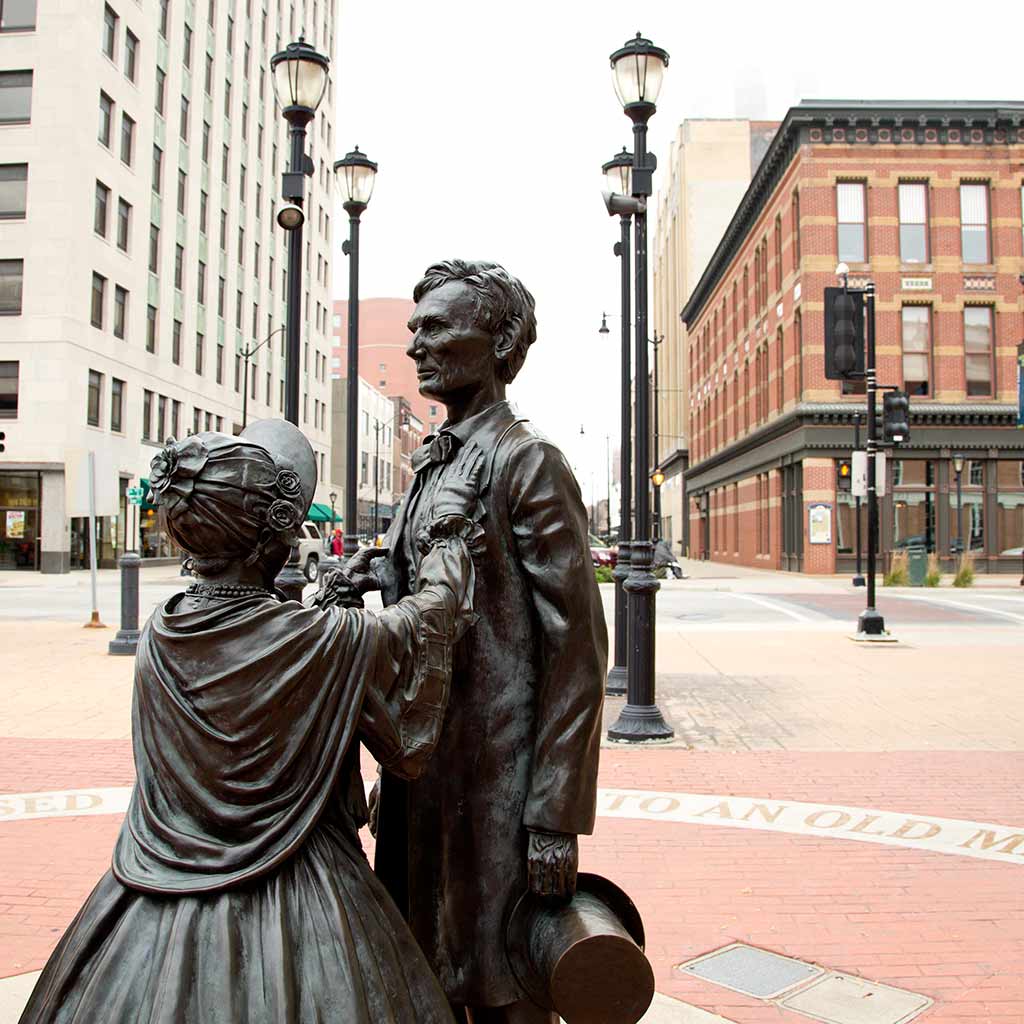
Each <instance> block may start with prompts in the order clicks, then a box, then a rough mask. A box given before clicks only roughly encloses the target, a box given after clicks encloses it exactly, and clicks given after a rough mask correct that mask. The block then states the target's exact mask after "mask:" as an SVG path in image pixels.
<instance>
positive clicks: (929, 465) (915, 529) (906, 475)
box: [892, 459, 935, 551]
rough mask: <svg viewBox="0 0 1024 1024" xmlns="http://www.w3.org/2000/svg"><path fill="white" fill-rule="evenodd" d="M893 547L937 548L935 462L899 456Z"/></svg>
mask: <svg viewBox="0 0 1024 1024" xmlns="http://www.w3.org/2000/svg"><path fill="white" fill-rule="evenodd" d="M892 485H893V496H892V516H893V520H892V547H893V550H894V551H898V550H901V549H903V548H907V547H917V546H920V547H923V548H925V550H927V551H934V550H935V463H934V462H931V461H930V460H927V459H897V460H895V461H894V462H893V467H892Z"/></svg>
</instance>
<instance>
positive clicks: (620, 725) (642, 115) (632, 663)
mask: <svg viewBox="0 0 1024 1024" xmlns="http://www.w3.org/2000/svg"><path fill="white" fill-rule="evenodd" d="M667 65H668V54H667V53H666V52H665V51H664V50H662V49H660V48H659V47H657V46H655V45H654V44H653V43H652V42H651V41H650V40H649V39H644V38H643V37H642V36H641V35H640V33H639V32H638V33H637V35H636V38H635V39H631V40H630V41H629V42H628V43H626V45H625V46H623V47H621V48H620V49H618V50H616V51H615V52H614V53H613V54H612V55H611V66H612V80H613V83H614V86H615V92H616V94H617V95H618V98H619V101H620V102H621V103H622V107H623V110H624V112H625V113H626V115H627V117H629V118H630V120H631V121H632V122H633V170H632V174H631V180H630V186H631V188H632V197H633V199H634V200H636V204H635V209H634V210H633V243H634V253H635V273H636V289H635V300H634V301H635V306H636V314H635V317H634V342H635V344H634V352H635V358H636V365H635V367H634V371H635V375H636V381H637V387H636V429H635V431H634V439H635V440H634V443H635V445H636V450H635V458H636V467H637V472H636V480H635V482H634V485H635V496H634V511H635V513H636V522H635V531H634V537H633V541H632V544H631V545H630V567H629V576H628V577H627V579H626V581H625V583H624V584H623V588H624V589H625V591H626V595H627V602H628V608H629V618H630V627H629V629H630V633H629V656H628V659H627V683H626V704H625V706H624V707H623V709H622V711H621V712H620V714H619V717H618V720H617V721H616V722H615V724H614V725H613V726H612V727H611V728H610V729H609V730H608V738H609V739H613V740H626V741H630V742H639V741H644V740H660V739H671V737H672V736H673V735H674V732H673V730H672V729H671V728H670V727H669V725H668V724H667V723H666V721H665V719H664V717H663V716H662V714H661V711H660V710H659V709H658V706H657V705H656V704H655V678H654V615H655V595H656V594H657V591H658V586H659V584H658V581H657V580H656V579H655V577H654V574H653V572H652V571H651V569H652V566H653V561H654V551H653V548H652V545H651V512H650V500H649V494H650V483H649V480H648V478H647V474H648V472H649V469H650V457H649V456H650V452H649V435H648V431H649V427H650V409H649V408H648V405H649V402H648V390H647V344H648V341H647V198H648V197H649V196H650V195H651V194H652V193H653V188H652V177H653V174H654V170H655V168H656V167H657V160H656V159H655V157H654V155H653V154H649V153H648V152H647V122H648V121H649V120H650V119H651V117H652V116H653V114H654V112H655V110H656V107H655V102H656V101H657V98H658V93H659V91H660V89H661V81H662V76H663V75H664V71H665V68H666V66H667ZM609 212H611V207H610V206H609ZM614 212H621V211H618V210H617V211H614Z"/></svg>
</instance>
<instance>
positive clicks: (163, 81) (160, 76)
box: [155, 67, 167, 117]
mask: <svg viewBox="0 0 1024 1024" xmlns="http://www.w3.org/2000/svg"><path fill="white" fill-rule="evenodd" d="M166 102H167V75H165V74H164V70H163V68H160V67H158V68H157V69H156V104H155V106H156V112H157V113H158V114H159V115H160V116H161V117H163V116H164V104H165V103H166Z"/></svg>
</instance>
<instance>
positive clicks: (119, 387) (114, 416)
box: [110, 377, 124, 434]
mask: <svg viewBox="0 0 1024 1024" xmlns="http://www.w3.org/2000/svg"><path fill="white" fill-rule="evenodd" d="M123 419H124V381H123V380H118V379H117V378H116V377H111V378H110V429H111V430H112V431H113V432H114V433H115V434H120V433H121V429H122V421H123Z"/></svg>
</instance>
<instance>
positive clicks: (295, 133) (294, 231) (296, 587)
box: [246, 36, 330, 601]
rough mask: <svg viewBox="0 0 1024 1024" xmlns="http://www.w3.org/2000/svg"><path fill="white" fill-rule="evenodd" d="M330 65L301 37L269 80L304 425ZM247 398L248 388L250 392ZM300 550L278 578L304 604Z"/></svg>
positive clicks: (295, 410) (290, 340) (295, 396)
mask: <svg viewBox="0 0 1024 1024" xmlns="http://www.w3.org/2000/svg"><path fill="white" fill-rule="evenodd" d="M329 67H330V59H329V58H327V57H325V56H324V55H323V54H322V53H318V52H317V51H316V50H315V49H314V48H313V47H312V46H310V45H309V44H308V43H307V42H306V41H305V40H304V39H303V37H302V36H299V40H298V42H296V43H289V44H288V45H287V46H286V47H285V48H284V49H283V50H282V51H281V52H280V53H275V54H274V56H273V57H271V58H270V74H271V77H272V78H273V81H274V92H275V93H276V95H277V102H278V103H279V104H280V106H281V113H282V115H283V117H284V119H285V120H286V121H287V122H288V131H289V136H290V140H291V150H290V153H289V160H288V170H287V171H286V172H285V173H284V175H283V177H282V188H281V194H282V197H283V198H284V199H285V200H286V203H285V205H284V206H282V207H281V209H280V210H279V211H278V214H277V223H278V224H279V225H280V226H281V227H282V228H283V229H284V230H285V231H287V232H288V293H287V296H286V302H287V319H286V321H285V342H286V343H285V375H284V418H285V419H286V420H288V422H289V423H294V424H295V426H296V427H297V426H298V425H299V365H300V356H301V348H302V323H301V317H302V225H303V224H304V223H305V220H306V215H305V211H304V210H303V203H304V201H305V195H306V181H305V179H306V175H307V173H312V172H311V171H309V168H310V167H311V166H312V165H311V163H310V161H309V158H308V157H307V156H306V126H307V125H308V124H309V123H310V122H311V121H312V120H313V118H314V117H315V116H316V111H317V107H319V106H320V102H321V100H323V98H324V93H325V92H326V91H327V71H328V68H329ZM246 393H248V388H247V389H246ZM299 561H300V560H299V548H298V545H297V544H296V546H295V547H293V548H292V553H291V555H290V556H289V558H288V562H287V564H286V565H285V567H284V568H283V569H282V570H281V573H280V574H279V575H278V577H277V585H278V588H279V589H280V590H281V591H282V593H283V594H284V595H285V597H287V598H289V599H291V600H295V601H300V600H301V599H302V590H303V588H304V587H305V584H306V578H305V576H304V575H303V574H302V570H301V568H300V567H299Z"/></svg>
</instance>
